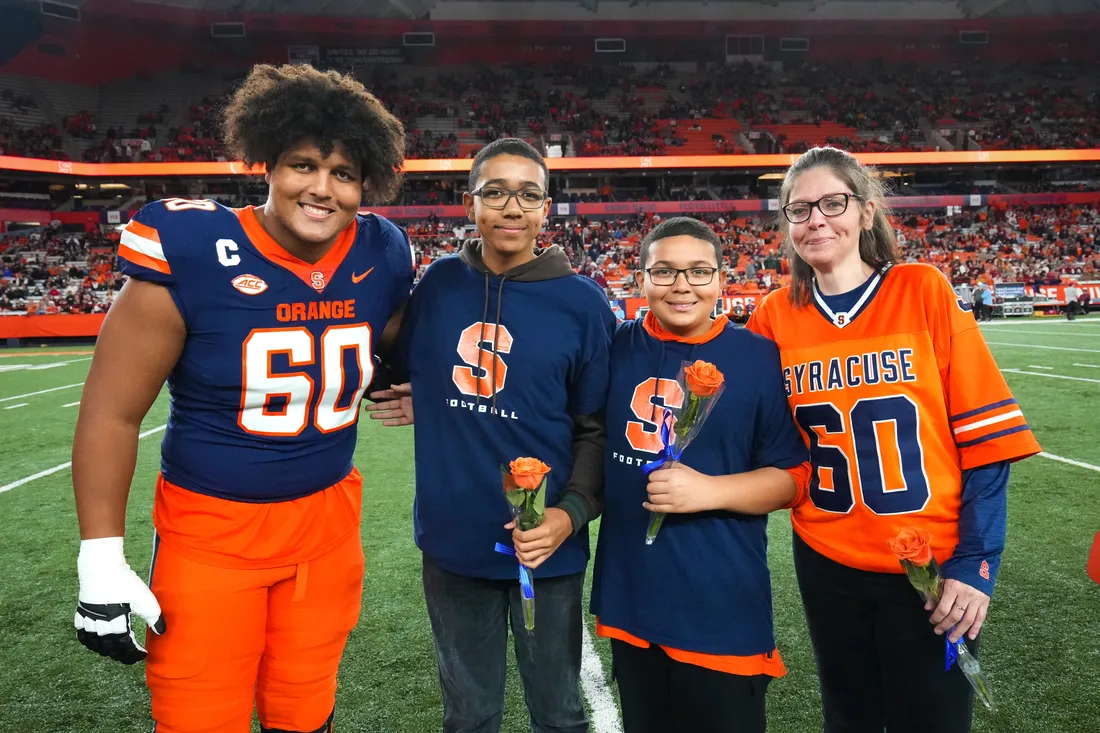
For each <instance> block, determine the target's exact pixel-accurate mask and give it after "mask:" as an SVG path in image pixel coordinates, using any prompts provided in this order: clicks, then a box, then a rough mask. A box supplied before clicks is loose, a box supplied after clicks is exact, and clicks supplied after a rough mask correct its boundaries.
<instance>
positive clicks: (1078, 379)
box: [1001, 369, 1100, 384]
mask: <svg viewBox="0 0 1100 733" xmlns="http://www.w3.org/2000/svg"><path fill="white" fill-rule="evenodd" d="M1001 371H1002V372H1005V373H1007V374H1030V375H1031V376H1033V377H1046V378H1048V379H1068V380H1070V381H1073V382H1094V383H1095V384H1100V379H1089V378H1088V377H1067V376H1065V375H1064V374H1043V373H1042V372H1025V371H1024V370H1023V369H1002V370H1001Z"/></svg>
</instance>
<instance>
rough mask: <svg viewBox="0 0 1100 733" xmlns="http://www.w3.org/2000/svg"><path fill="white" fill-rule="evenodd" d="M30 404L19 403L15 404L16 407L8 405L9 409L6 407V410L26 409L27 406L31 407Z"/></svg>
mask: <svg viewBox="0 0 1100 733" xmlns="http://www.w3.org/2000/svg"><path fill="white" fill-rule="evenodd" d="M29 404H30V402H19V403H17V404H14V405H8V406H7V407H5V408H4V409H5V410H14V409H15V408H17V407H26V406H27V405H29Z"/></svg>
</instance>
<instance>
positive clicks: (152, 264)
mask: <svg viewBox="0 0 1100 733" xmlns="http://www.w3.org/2000/svg"><path fill="white" fill-rule="evenodd" d="M118 256H119V257H122V258H123V259H126V260H129V261H130V262H133V263H134V264H135V265H140V266H141V267H147V268H149V269H150V270H156V271H157V272H160V273H163V274H165V275H171V274H172V268H171V267H169V266H168V262H167V261H166V260H158V259H156V258H155V257H150V256H149V255H146V254H142V253H141V252H138V251H137V250H136V249H133V248H132V247H128V246H127V245H125V244H119V245H118Z"/></svg>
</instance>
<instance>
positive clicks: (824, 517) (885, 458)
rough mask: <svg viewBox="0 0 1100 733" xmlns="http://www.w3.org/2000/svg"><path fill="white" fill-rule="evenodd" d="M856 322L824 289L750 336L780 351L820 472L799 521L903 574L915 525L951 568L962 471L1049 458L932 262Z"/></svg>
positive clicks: (897, 281)
mask: <svg viewBox="0 0 1100 733" xmlns="http://www.w3.org/2000/svg"><path fill="white" fill-rule="evenodd" d="M874 278H875V279H874V280H873V281H872V282H871V283H870V285H869V287H868V289H867V291H866V293H865V294H864V296H863V297H862V298H861V299H860V300H859V301H858V302H857V303H856V304H855V305H854V306H853V307H852V309H851V310H850V311H849V312H847V313H833V312H832V311H831V310H830V309H829V308H828V306H827V304H826V303H825V301H824V300H823V299H822V298H820V297H819V296H818V294H817V292H816V290H815V291H814V297H813V299H812V302H811V303H810V304H808V305H804V306H801V307H797V306H794V305H792V304H791V302H790V300H789V298H788V291H787V289H786V288H783V289H781V290H777V291H775V292H774V293H771V294H769V295H768V296H767V297H766V298H765V299H764V300H763V302H762V303H761V304H760V306H759V307H758V308H757V309H756V312H755V313H754V314H753V316H752V318H751V319H750V320H749V323H748V328H749V329H751V330H753V331H755V332H756V333H759V334H761V335H763V336H767V337H768V338H770V339H772V340H774V341H775V342H776V343H777V344H778V345H779V351H780V357H781V360H782V364H783V377H784V382H785V385H786V389H787V397H788V400H789V402H790V405H791V410H792V411H793V413H794V417H795V421H796V422H797V423H798V426H799V429H800V430H801V431H802V432H803V434H804V436H805V437H806V439H807V441H808V443H809V445H810V456H811V461H812V463H813V467H814V471H813V475H812V477H811V481H810V488H809V493H808V496H807V498H806V500H805V501H802V502H801V503H800V504H799V505H797V506H796V507H795V508H794V509H793V510H792V514H791V520H792V523H793V525H794V528H795V531H797V532H798V534H799V536H800V537H801V538H802V539H803V540H805V541H806V543H807V544H809V545H810V547H812V548H814V550H816V551H817V552H819V553H821V554H823V555H825V556H826V557H829V558H831V559H832V560H835V561H836V562H839V563H842V564H844V565H847V566H849V567H853V568H858V569H861V570H871V571H877V572H889V573H900V572H902V569H901V566H900V565H899V563H898V561H897V560H896V559H895V558H894V556H893V554H892V553H891V552H890V550H889V548H888V547H887V544H886V541H887V539H889V538H890V537H893V536H894V535H895V534H896V533H897V531H898V530H899V529H900V528H901V527H903V526H906V525H909V526H915V527H918V528H922V529H924V530H926V531H927V532H929V533H930V534H931V536H932V549H933V553H934V554H935V556H936V559H937V560H939V561H940V562H943V561H945V560H947V559H948V558H949V557H951V555H952V553H953V552H954V550H955V545H956V544H957V543H958V521H959V509H960V505H961V496H962V471H964V470H966V469H970V468H976V467H978V466H984V465H986V464H990V463H996V462H998V461H1005V460H1016V459H1020V458H1025V457H1027V456H1030V455H1034V454H1035V453H1038V452H1039V444H1038V443H1037V442H1036V440H1035V437H1034V436H1033V435H1032V433H1031V430H1030V429H1029V428H1028V425H1027V422H1026V421H1025V420H1024V416H1023V413H1022V412H1021V411H1020V406H1019V405H1018V404H1017V403H1016V400H1015V399H1014V398H1013V396H1012V392H1011V391H1010V390H1009V388H1008V385H1007V384H1006V383H1005V380H1004V378H1003V377H1002V376H1001V373H1000V371H998V369H997V364H996V362H995V361H994V360H993V355H992V354H991V353H990V352H989V348H988V347H987V346H986V343H985V339H984V338H983V336H982V334H981V331H980V330H979V328H978V326H977V323H976V322H975V320H974V317H973V316H972V314H971V312H970V305H969V304H968V303H964V302H962V301H961V300H960V299H959V298H958V296H957V295H956V294H955V292H954V291H953V290H952V289H951V284H950V283H949V282H948V281H947V279H946V278H945V277H944V276H943V274H942V273H941V272H940V271H939V270H937V269H935V268H933V267H931V266H929V265H922V264H903V265H896V266H894V267H892V268H889V269H886V270H884V271H883V272H880V273H877V274H876V275H875V276H874Z"/></svg>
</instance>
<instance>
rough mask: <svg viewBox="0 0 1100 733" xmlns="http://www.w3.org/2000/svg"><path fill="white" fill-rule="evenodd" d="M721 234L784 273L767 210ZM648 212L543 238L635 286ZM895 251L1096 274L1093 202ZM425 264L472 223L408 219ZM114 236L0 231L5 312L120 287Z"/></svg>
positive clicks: (759, 279)
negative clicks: (764, 215) (0, 233)
mask: <svg viewBox="0 0 1100 733" xmlns="http://www.w3.org/2000/svg"><path fill="white" fill-rule="evenodd" d="M702 218H703V219H705V220H706V221H707V222H708V223H709V224H710V225H711V226H712V227H713V228H714V229H715V231H717V232H718V233H719V235H720V236H721V238H722V241H723V243H724V246H723V255H724V262H723V263H722V265H723V268H724V269H725V270H726V274H727V288H726V293H725V294H726V295H739V294H743V293H756V294H763V293H766V292H768V291H769V290H771V289H772V288H774V287H778V286H779V285H781V284H784V283H785V282H786V280H785V278H784V276H785V275H786V274H787V273H788V268H787V263H786V261H785V259H784V258H783V257H782V254H781V253H780V252H779V234H778V232H777V230H776V222H775V220H774V218H772V217H767V218H762V217H746V216H744V215H739V214H738V213H737V212H727V213H712V214H705V215H703V216H702ZM660 220H661V217H660V216H659V215H655V214H639V215H635V216H631V217H626V218H617V219H603V220H597V219H590V218H586V217H583V216H579V217H574V218H569V219H555V220H553V223H552V224H551V227H550V229H548V231H547V232H545V233H544V234H543V236H542V241H543V243H544V244H546V243H555V244H560V245H561V246H562V247H563V248H564V249H565V250H566V253H567V254H568V255H569V258H570V261H571V262H572V264H573V268H574V269H575V270H576V271H577V272H578V273H581V274H584V275H586V276H588V277H590V278H592V279H593V280H595V281H596V282H598V283H599V284H600V285H601V286H602V287H603V288H604V289H605V290H606V291H607V294H608V297H609V298H613V299H614V298H625V297H632V296H635V295H636V291H635V289H634V287H633V273H634V271H635V269H636V268H637V266H638V263H637V254H638V244H639V242H640V241H641V239H642V237H644V236H645V233H646V232H647V231H649V229H650V228H652V227H653V226H655V225H656V224H657V223H659V222H660ZM894 225H895V228H896V229H897V231H898V234H899V242H900V244H901V249H902V256H903V258H904V260H905V261H908V262H929V263H932V264H934V265H936V266H937V267H939V268H940V269H941V270H942V271H943V272H944V273H945V274H946V275H948V277H950V278H951V280H952V282H954V283H955V284H973V283H976V282H977V281H978V280H984V281H986V282H989V283H994V282H1015V283H1024V284H1025V285H1028V286H1030V287H1033V288H1039V287H1042V286H1056V285H1059V284H1061V283H1062V282H1063V281H1064V280H1067V279H1075V280H1082V281H1091V280H1097V279H1100V237H1098V233H1100V205H1091V206H1045V207H1032V208H1026V207H1025V208H1020V207H1014V208H994V207H986V208H982V209H973V210H971V209H967V210H964V211H963V212H961V213H959V214H956V215H952V216H942V215H941V216H930V215H928V214H924V213H918V212H905V211H903V212H899V213H898V214H897V215H896V216H895V217H894ZM405 226H406V230H407V231H408V232H409V235H410V238H411V239H412V241H413V244H414V249H415V252H416V256H417V259H418V261H419V262H420V270H421V272H423V269H424V268H425V267H427V266H428V265H429V264H430V263H431V262H432V261H433V260H435V259H437V258H439V257H442V256H444V255H447V254H451V253H453V252H455V251H457V249H458V248H459V247H460V246H461V243H462V240H463V239H464V238H465V236H467V234H468V229H467V228H466V227H465V226H463V225H461V224H460V223H456V222H455V221H446V220H442V219H438V218H433V219H426V220H420V221H413V222H406V223H405ZM116 243H117V234H114V235H110V234H108V235H103V234H100V233H98V232H93V233H87V232H77V233H73V232H64V231H61V230H59V229H56V228H52V229H51V228H43V229H39V230H35V231H32V232H29V233H20V232H14V233H9V234H8V235H7V236H6V237H5V238H3V239H0V312H7V313H23V312H28V313H98V312H105V311H106V309H107V308H109V307H110V302H111V299H112V297H113V295H114V293H115V292H116V291H117V289H118V288H119V287H121V284H122V281H121V275H120V274H119V273H118V272H117V270H116V269H115V267H114V254H113V250H114V247H115V244H116Z"/></svg>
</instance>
